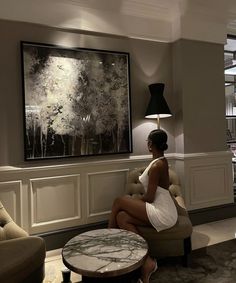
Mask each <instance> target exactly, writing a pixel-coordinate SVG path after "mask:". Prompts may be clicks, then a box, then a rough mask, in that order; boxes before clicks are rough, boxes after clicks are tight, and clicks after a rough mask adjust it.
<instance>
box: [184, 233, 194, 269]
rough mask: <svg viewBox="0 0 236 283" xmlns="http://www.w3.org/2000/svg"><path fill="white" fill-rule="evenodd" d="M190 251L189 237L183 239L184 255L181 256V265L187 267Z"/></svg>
mask: <svg viewBox="0 0 236 283" xmlns="http://www.w3.org/2000/svg"><path fill="white" fill-rule="evenodd" d="M191 251H192V243H191V237H188V238H186V239H184V255H183V256H182V264H183V266H184V267H188V262H189V255H190V253H191Z"/></svg>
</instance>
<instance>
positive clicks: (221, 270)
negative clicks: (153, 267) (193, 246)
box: [151, 239, 236, 283]
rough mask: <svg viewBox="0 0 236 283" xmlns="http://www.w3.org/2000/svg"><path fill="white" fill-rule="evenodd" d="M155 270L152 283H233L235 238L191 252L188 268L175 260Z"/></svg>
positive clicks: (162, 262)
mask: <svg viewBox="0 0 236 283" xmlns="http://www.w3.org/2000/svg"><path fill="white" fill-rule="evenodd" d="M158 267H159V268H158V270H157V271H156V272H155V274H153V275H152V277H151V283H236V239H233V240H230V241H225V242H222V243H219V244H215V245H212V246H208V247H205V248H201V249H198V250H194V251H193V252H192V255H191V257H190V262H189V266H188V267H183V266H182V264H181V261H180V259H177V258H169V259H162V260H159V261H158Z"/></svg>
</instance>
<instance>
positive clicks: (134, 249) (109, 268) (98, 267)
mask: <svg viewBox="0 0 236 283" xmlns="http://www.w3.org/2000/svg"><path fill="white" fill-rule="evenodd" d="M146 254H147V243H146V241H145V240H144V239H143V238H142V237H141V236H139V235H137V234H135V233H132V232H129V231H126V230H121V229H98V230H93V231H89V232H86V233H83V234H80V235H78V236H76V237H74V238H72V239H71V240H70V241H69V242H67V244H66V245H65V247H64V248H63V250H62V256H63V258H64V260H65V261H66V262H67V263H68V264H69V265H70V266H73V267H75V269H78V270H80V271H81V273H82V272H83V271H85V272H86V271H89V272H94V273H104V272H113V271H116V272H117V271H119V270H123V269H126V268H129V267H130V266H133V265H135V264H136V263H138V262H140V261H141V260H142V259H143V258H144V256H145V255H146Z"/></svg>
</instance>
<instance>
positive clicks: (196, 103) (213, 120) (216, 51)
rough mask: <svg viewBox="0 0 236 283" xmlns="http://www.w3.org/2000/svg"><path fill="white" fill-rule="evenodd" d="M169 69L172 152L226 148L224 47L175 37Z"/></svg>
mask: <svg viewBox="0 0 236 283" xmlns="http://www.w3.org/2000/svg"><path fill="white" fill-rule="evenodd" d="M173 70H174V71H173V81H174V83H173V88H174V92H175V95H176V98H177V99H176V101H177V104H176V124H175V126H176V152H178V153H196V152H214V151H215V152H217V151H224V150H226V121H225V88H224V46H223V45H222V44H216V43H208V42H199V41H192V40H179V41H177V42H175V43H174V44H173Z"/></svg>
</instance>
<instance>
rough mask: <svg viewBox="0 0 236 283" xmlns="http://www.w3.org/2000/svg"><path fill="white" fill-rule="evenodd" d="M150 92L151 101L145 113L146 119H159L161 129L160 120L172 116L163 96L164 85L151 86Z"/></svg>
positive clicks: (158, 126)
mask: <svg viewBox="0 0 236 283" xmlns="http://www.w3.org/2000/svg"><path fill="white" fill-rule="evenodd" d="M148 87H149V91H150V93H151V99H150V101H149V103H148V107H147V110H146V113H145V118H155V119H157V128H158V129H160V118H166V117H170V116H172V114H171V111H170V109H169V107H168V104H167V102H166V100H165V98H164V96H163V92H164V87H165V85H164V84H163V83H155V84H150V85H149V86H148Z"/></svg>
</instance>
